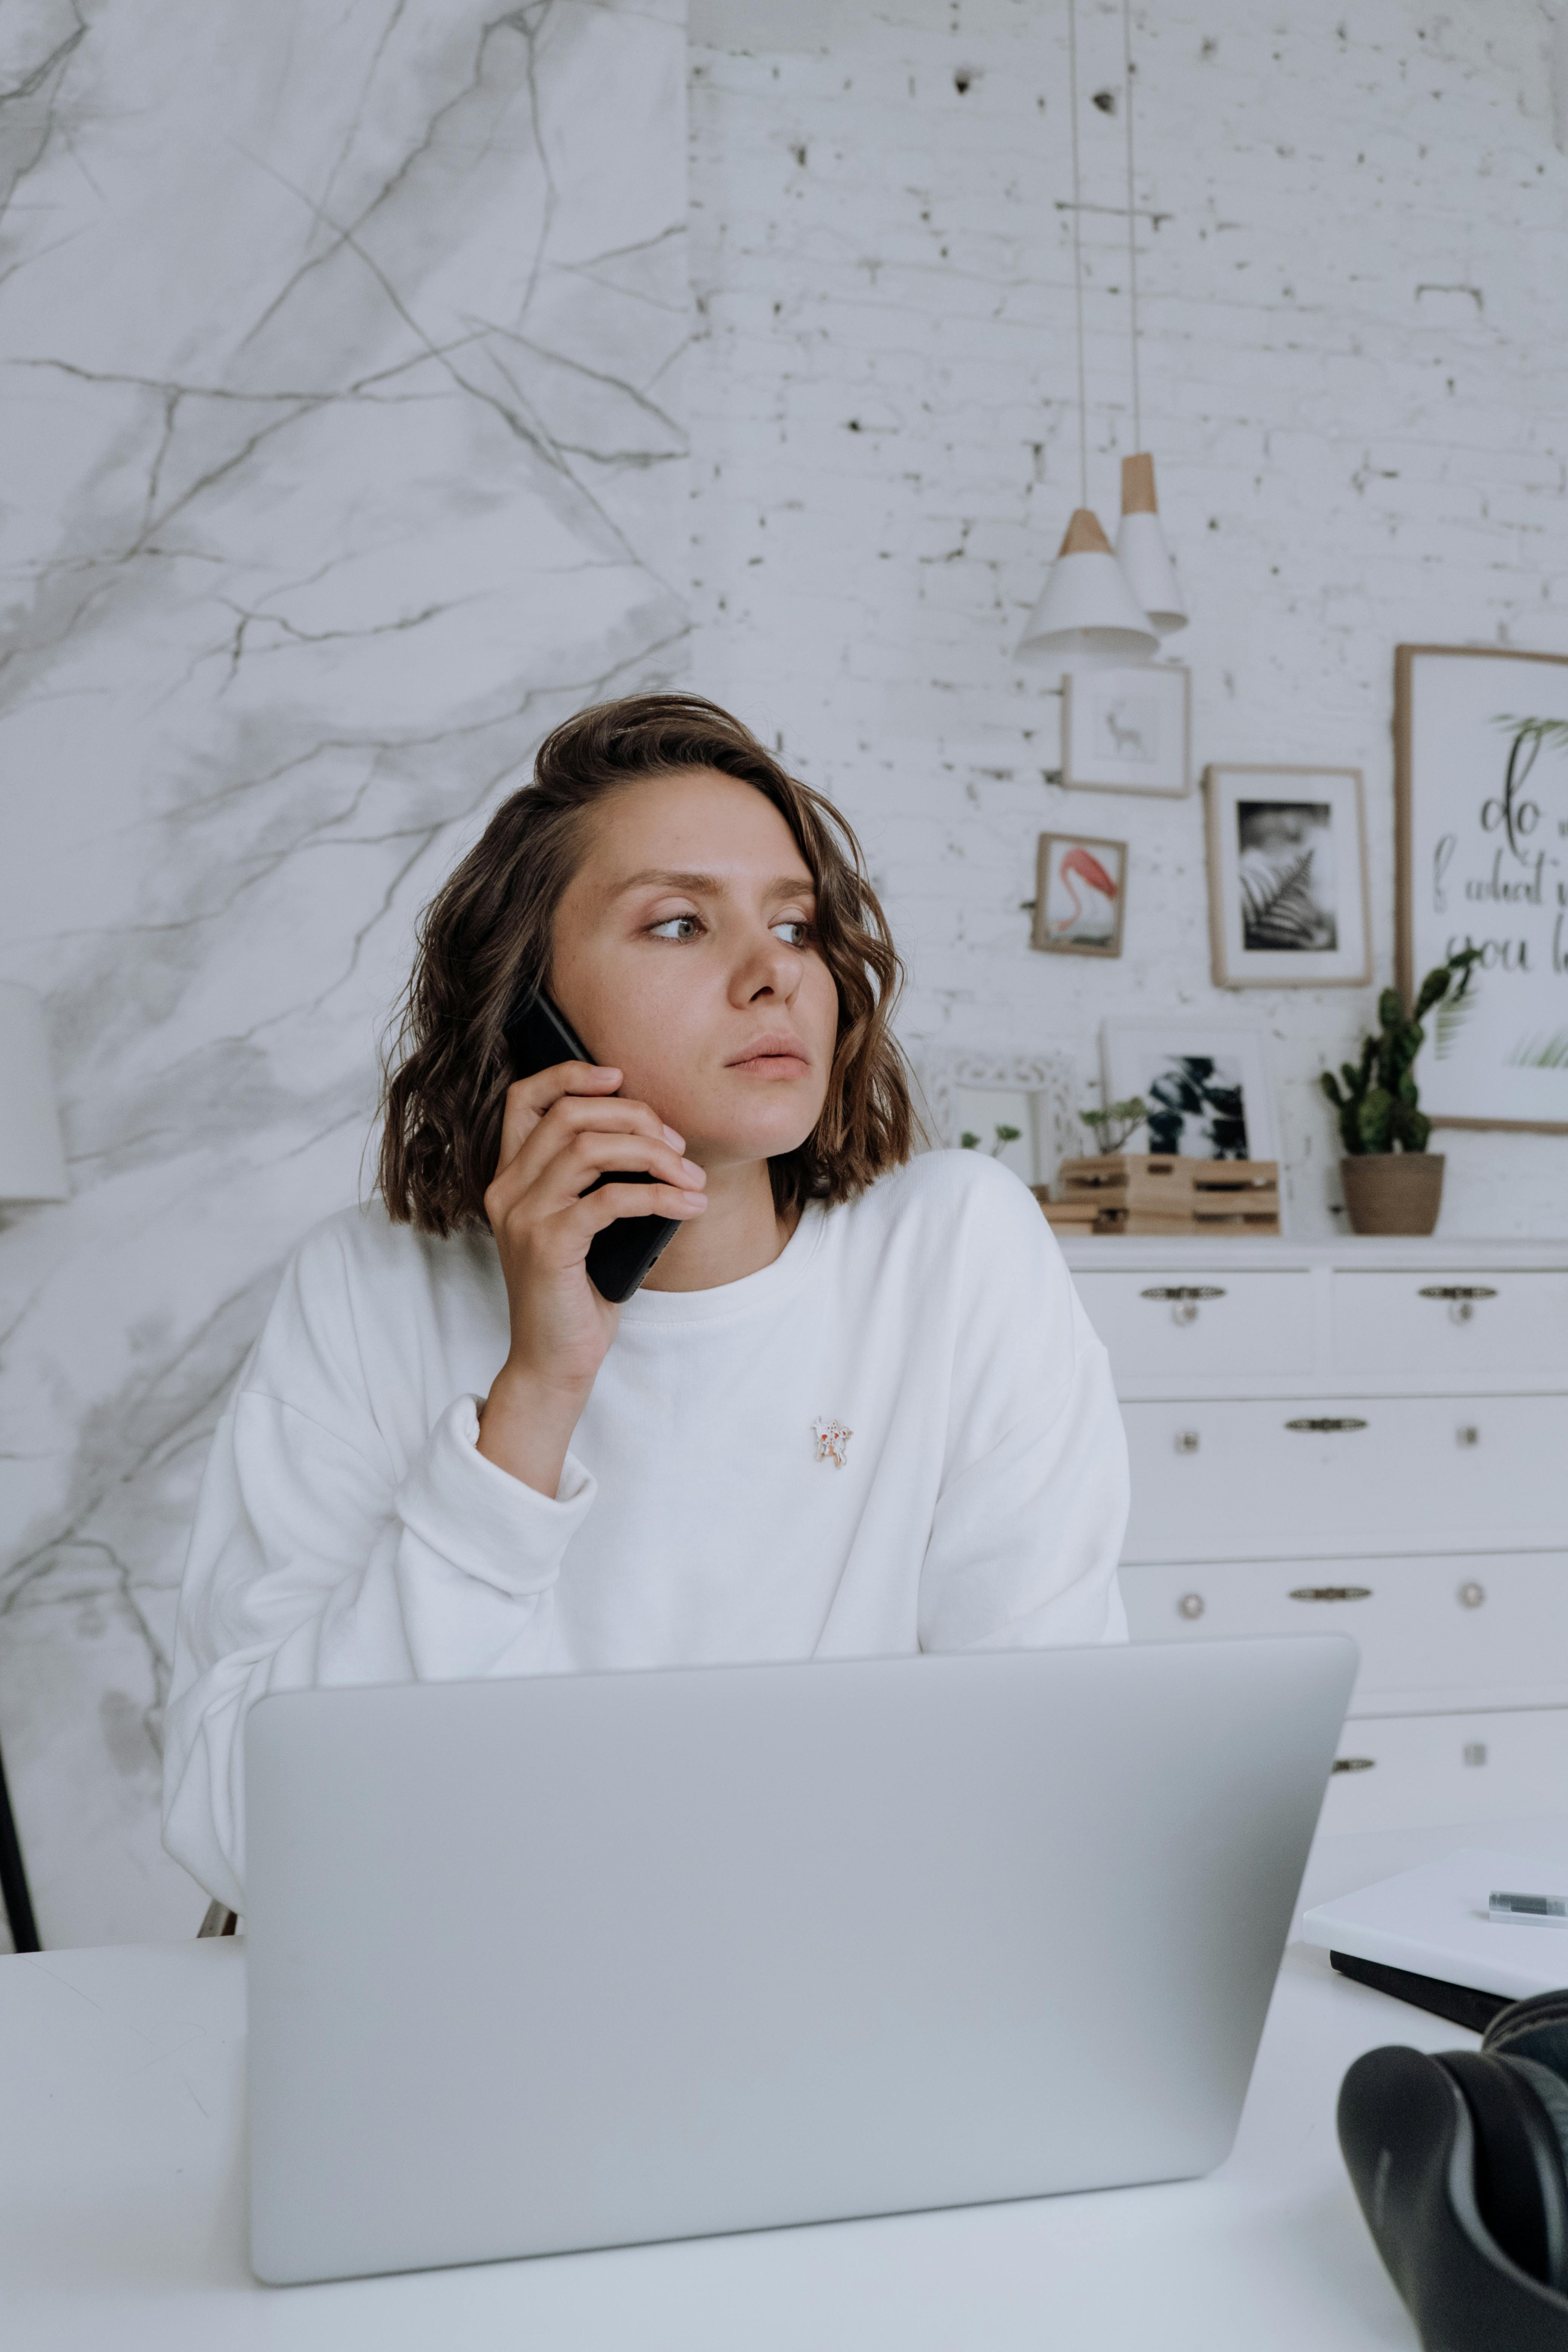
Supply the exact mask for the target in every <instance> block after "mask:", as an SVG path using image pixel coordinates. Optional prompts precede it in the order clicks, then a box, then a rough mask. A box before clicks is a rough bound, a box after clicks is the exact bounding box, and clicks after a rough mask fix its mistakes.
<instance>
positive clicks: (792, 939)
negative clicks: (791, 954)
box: [773, 915, 811, 948]
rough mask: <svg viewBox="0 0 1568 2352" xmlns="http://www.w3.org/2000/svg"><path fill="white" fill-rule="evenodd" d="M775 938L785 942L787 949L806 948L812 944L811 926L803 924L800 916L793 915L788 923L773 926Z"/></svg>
mask: <svg viewBox="0 0 1568 2352" xmlns="http://www.w3.org/2000/svg"><path fill="white" fill-rule="evenodd" d="M773 937H774V938H775V939H776V940H783V941H784V945H785V946H786V947H791V948H804V947H805V946H807V945H809V943H810V940H811V925H810V924H809V923H807V922H803V921H802V919H801V918H800V917H799V916H798V915H792V916H791V917H790V918H789V919H788V920H787V921H785V922H782V923H775V924H774V925H773Z"/></svg>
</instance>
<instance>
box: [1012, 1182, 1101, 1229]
mask: <svg viewBox="0 0 1568 2352" xmlns="http://www.w3.org/2000/svg"><path fill="white" fill-rule="evenodd" d="M1029 1189H1030V1191H1031V1192H1033V1193H1034V1196H1035V1198H1036V1200H1037V1202H1039V1204H1040V1208H1041V1211H1042V1212H1043V1213H1044V1216H1045V1220H1046V1223H1047V1225H1049V1226H1050V1228H1051V1230H1052V1232H1053V1233H1058V1234H1092V1233H1093V1231H1094V1230H1095V1226H1096V1224H1097V1223H1098V1222H1099V1218H1100V1204H1099V1202H1096V1201H1053V1200H1052V1199H1051V1196H1050V1188H1049V1186H1048V1185H1045V1184H1032V1185H1031V1186H1030V1187H1029Z"/></svg>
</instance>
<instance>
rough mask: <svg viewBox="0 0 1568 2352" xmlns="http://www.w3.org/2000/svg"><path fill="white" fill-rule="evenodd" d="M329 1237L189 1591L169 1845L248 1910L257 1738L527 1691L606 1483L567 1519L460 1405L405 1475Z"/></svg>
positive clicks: (235, 1418) (217, 1451) (258, 1371)
mask: <svg viewBox="0 0 1568 2352" xmlns="http://www.w3.org/2000/svg"><path fill="white" fill-rule="evenodd" d="M353 1306H354V1301H353V1296H352V1282H351V1276H350V1274H349V1270H348V1267H347V1265H346V1264H345V1254H344V1250H343V1247H342V1243H341V1242H340V1241H338V1240H336V1238H335V1237H334V1235H333V1233H332V1229H331V1227H330V1226H329V1227H327V1228H324V1229H323V1231H322V1233H321V1234H317V1235H313V1236H312V1237H311V1239H310V1242H308V1243H307V1244H306V1245H305V1247H304V1249H303V1250H302V1251H301V1252H300V1255H299V1256H298V1257H297V1258H296V1259H295V1261H294V1262H293V1264H292V1265H291V1266H290V1267H289V1271H288V1273H287V1274H286V1275H285V1276H284V1280H283V1286H282V1289H281V1291H280V1293H279V1298H278V1301H277V1304H276V1306H275V1307H274V1308H273V1310H272V1313H271V1315H270V1317H269V1318H268V1323H267V1326H266V1328H265V1329H264V1331H263V1333H262V1336H261V1339H260V1340H259V1342H258V1346H257V1349H256V1351H255V1353H254V1355H253V1356H252V1358H251V1360H250V1362H249V1364H248V1365H247V1368H246V1370H245V1372H244V1373H243V1374H242V1375H241V1381H240V1387H239V1391H238V1393H237V1396H236V1397H235V1399H234V1401H233V1402H232V1403H231V1405H230V1407H229V1409H228V1411H227V1412H226V1413H225V1414H224V1417H223V1419H222V1421H221V1422H220V1423H219V1424H218V1429H217V1433H216V1437H215V1439H214V1442H213V1449H212V1453H211V1455H210V1457H209V1459H208V1463H207V1467H206V1473H205V1477H204V1479H203V1482H202V1488H201V1495H200V1498H199V1501H198V1504H197V1508H196V1517H195V1526H194V1528H193V1530H192V1536H191V1546H190V1552H189V1555H188V1558H187V1561H186V1566H185V1573H184V1583H183V1585H182V1587H181V1591H180V1606H179V1617H178V1622H177V1627H176V1633H175V1645H174V1677H173V1683H172V1686H171V1690H170V1696H169V1706H168V1713H167V1717H166V1725H165V1734H164V1757H163V1842H164V1843H165V1845H166V1846H167V1848H168V1850H169V1852H170V1853H172V1854H173V1855H174V1858H175V1860H176V1861H178V1862H180V1863H183V1864H184V1866H185V1868H186V1869H187V1870H188V1871H190V1872H191V1874H192V1875H193V1876H194V1877H195V1878H196V1879H198V1880H199V1881H200V1882H201V1884H202V1885H204V1886H205V1887H206V1889H207V1890H208V1892H209V1893H210V1894H213V1895H217V1896H218V1897H219V1898H220V1899H221V1900H222V1901H223V1902H225V1903H226V1904H228V1905H229V1906H231V1908H233V1909H235V1910H243V1909H244V1907H245V1906H244V1883H245V1853H244V1837H245V1802H244V1790H243V1786H242V1770H243V1755H244V1740H243V1731H244V1724H245V1717H246V1716H247V1713H248V1711H249V1709H250V1708H251V1706H254V1704H255V1702H256V1701H257V1700H258V1698H260V1697H261V1696H263V1695H264V1693H266V1692H268V1691H274V1690H299V1689H302V1688H308V1687H310V1686H311V1685H331V1684H349V1683H395V1682H411V1681H418V1682H426V1681H428V1682H436V1681H447V1680H454V1679H458V1678H461V1677H464V1676H480V1675H516V1674H527V1673H530V1672H532V1671H536V1670H538V1669H540V1668H541V1667H542V1666H543V1665H544V1664H546V1663H547V1658H548V1653H549V1648H550V1643H551V1637H552V1619H553V1595H554V1587H555V1582H556V1579H557V1576H558V1575H559V1572H560V1568H561V1561H562V1558H563V1553H564V1552H565V1549H566V1547H567V1544H568V1543H569V1542H570V1540H571V1538H572V1536H573V1535H574V1532H575V1531H576V1529H577V1528H578V1527H579V1526H580V1525H581V1524H582V1522H583V1519H584V1517H585V1515H586V1513H587V1511H588V1509H589V1507H590V1505H591V1503H592V1500H593V1495H594V1482H593V1480H592V1479H591V1478H590V1477H589V1475H587V1473H586V1472H585V1471H584V1469H583V1468H582V1466H581V1465H580V1464H578V1463H577V1462H576V1460H575V1459H574V1457H573V1456H571V1455H568V1457H567V1461H566V1466H565V1469H564V1472H563V1476H562V1482H561V1486H560V1490H559V1493H558V1495H557V1496H556V1498H555V1499H554V1500H553V1501H552V1500H550V1499H549V1498H548V1497H547V1496H542V1495H539V1494H536V1493H535V1492H534V1491H533V1489H532V1488H531V1487H529V1486H523V1485H522V1484H521V1481H520V1480H518V1479H515V1478H512V1477H510V1476H509V1475H508V1474H507V1473H506V1472H505V1471H504V1470H500V1469H498V1468H497V1467H496V1465H495V1464H494V1463H492V1462H488V1461H487V1460H486V1459H485V1457H484V1455H483V1454H480V1453H479V1450H478V1444H477V1440H478V1436H479V1401H478V1400H477V1399H476V1398H474V1397H472V1396H458V1397H454V1398H453V1399H452V1400H451V1401H450V1402H449V1403H447V1405H446V1407H445V1409H444V1410H442V1411H441V1412H439V1414H438V1416H437V1419H436V1422H435V1425H434V1427H433V1428H431V1429H430V1430H429V1431H428V1433H427V1434H426V1436H425V1437H424V1441H423V1443H422V1444H420V1445H419V1446H418V1447H417V1450H416V1451H415V1452H414V1454H413V1458H412V1459H411V1460H407V1461H405V1462H402V1463H400V1462H399V1460H398V1459H397V1457H396V1454H395V1451H394V1448H393V1446H392V1445H391V1444H389V1442H388V1440H387V1438H386V1437H385V1435H384V1433H383V1432H382V1431H381V1430H380V1429H379V1428H378V1426H377V1423H376V1419H375V1415H374V1410H373V1407H372V1403H371V1400H370V1396H369V1393H368V1391H367V1385H366V1382H365V1381H364V1378H363V1367H362V1365H361V1362H360V1356H359V1347H358V1341H357V1338H356V1331H355V1317H354V1313H353Z"/></svg>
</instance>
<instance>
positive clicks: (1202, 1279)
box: [1077, 1268, 1312, 1381]
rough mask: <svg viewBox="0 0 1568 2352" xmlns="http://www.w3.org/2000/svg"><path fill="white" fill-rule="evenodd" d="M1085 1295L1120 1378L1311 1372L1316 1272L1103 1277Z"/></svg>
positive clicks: (1088, 1283)
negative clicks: (1312, 1274)
mask: <svg viewBox="0 0 1568 2352" xmlns="http://www.w3.org/2000/svg"><path fill="white" fill-rule="evenodd" d="M1077 1283H1078V1293H1079V1297H1080V1298H1081V1299H1082V1301H1083V1303H1084V1307H1085V1309H1086V1311H1087V1313H1088V1316H1089V1321H1090V1322H1091V1323H1092V1324H1093V1326H1094V1328H1095V1329H1096V1331H1097V1332H1098V1333H1099V1334H1100V1339H1102V1340H1103V1341H1104V1343H1105V1347H1106V1349H1107V1351H1108V1353H1109V1354H1110V1368H1111V1370H1112V1371H1113V1372H1114V1374H1115V1375H1116V1378H1117V1379H1118V1381H1131V1380H1149V1379H1158V1378H1160V1377H1161V1376H1162V1375H1163V1374H1165V1373H1169V1374H1171V1375H1173V1377H1175V1378H1178V1379H1180V1378H1181V1377H1182V1376H1183V1375H1184V1374H1187V1375H1193V1376H1196V1377H1199V1378H1203V1379H1209V1378H1212V1377H1213V1376H1215V1374H1218V1375H1220V1376H1222V1377H1223V1376H1224V1375H1225V1374H1226V1373H1227V1372H1237V1373H1247V1372H1310V1370H1311V1369H1312V1277H1311V1276H1310V1274H1255V1273H1236V1272H1233V1271H1231V1270H1230V1269H1228V1268H1226V1269H1225V1270H1223V1271H1215V1272H1214V1273H1210V1274H1201V1273H1185V1272H1184V1273H1181V1274H1100V1273H1098V1272H1096V1273H1084V1274H1080V1275H1079V1276H1077Z"/></svg>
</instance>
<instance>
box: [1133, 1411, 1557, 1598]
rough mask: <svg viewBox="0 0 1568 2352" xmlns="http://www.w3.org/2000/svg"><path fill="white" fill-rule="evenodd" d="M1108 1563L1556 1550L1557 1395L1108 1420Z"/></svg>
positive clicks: (1185, 1413) (1149, 1413)
mask: <svg viewBox="0 0 1568 2352" xmlns="http://www.w3.org/2000/svg"><path fill="white" fill-rule="evenodd" d="M1122 1417H1123V1419H1124V1421H1125V1423H1126V1425H1127V1439H1128V1445H1129V1447H1130V1450H1131V1459H1132V1515H1131V1519H1130V1521H1129V1523H1128V1529H1127V1541H1126V1544H1125V1546H1124V1548H1123V1551H1122V1558H1123V1559H1126V1560H1129V1561H1133V1560H1180V1559H1305V1558H1309V1557H1310V1556H1312V1555H1313V1554H1316V1553H1321V1552H1329V1553H1342V1554H1347V1555H1351V1556H1354V1555H1357V1554H1359V1553H1363V1552H1374V1551H1392V1552H1415V1551H1429V1550H1440V1551H1496V1550H1497V1549H1499V1548H1500V1546H1503V1545H1506V1546H1508V1547H1509V1548H1510V1549H1512V1548H1514V1547H1516V1546H1517V1547H1526V1546H1531V1545H1539V1546H1542V1547H1552V1546H1555V1545H1558V1544H1561V1543H1562V1542H1563V1539H1564V1538H1565V1537H1568V1396H1491V1397H1487V1396H1483V1397H1361V1398H1357V1397H1347V1398H1340V1399H1333V1400H1325V1401H1321V1402H1319V1401H1303V1400H1301V1399H1299V1398H1279V1397H1276V1398H1268V1399H1250V1398H1249V1399H1246V1400H1226V1401H1225V1402H1217V1403H1193V1402H1185V1403H1174V1404H1172V1403H1157V1404H1128V1405H1124V1406H1123V1407H1122Z"/></svg>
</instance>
